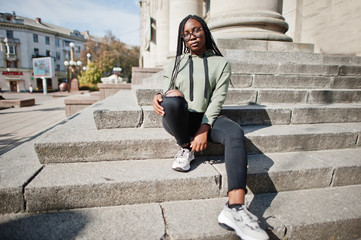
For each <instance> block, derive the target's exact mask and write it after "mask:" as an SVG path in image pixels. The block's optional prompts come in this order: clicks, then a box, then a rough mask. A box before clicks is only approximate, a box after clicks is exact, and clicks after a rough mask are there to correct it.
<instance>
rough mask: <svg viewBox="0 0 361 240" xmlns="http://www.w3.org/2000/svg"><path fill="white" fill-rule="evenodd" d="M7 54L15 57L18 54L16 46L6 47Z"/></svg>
mask: <svg viewBox="0 0 361 240" xmlns="http://www.w3.org/2000/svg"><path fill="white" fill-rule="evenodd" d="M6 53H7V54H8V55H9V54H11V55H15V54H16V46H9V45H8V46H6Z"/></svg>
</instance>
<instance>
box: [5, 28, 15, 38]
mask: <svg viewBox="0 0 361 240" xmlns="http://www.w3.org/2000/svg"><path fill="white" fill-rule="evenodd" d="M6 37H7V38H14V33H13V31H9V30H6Z"/></svg>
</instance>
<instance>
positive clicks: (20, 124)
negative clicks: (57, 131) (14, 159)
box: [0, 92, 69, 156]
mask: <svg viewBox="0 0 361 240" xmlns="http://www.w3.org/2000/svg"><path fill="white" fill-rule="evenodd" d="M67 95H69V94H65V95H59V93H48V94H47V95H44V94H43V93H32V94H30V93H10V92H5V93H2V96H3V97H4V98H5V99H8V100H10V99H28V98H34V99H35V105H34V106H29V107H21V108H8V109H1V110H0V126H1V128H0V156H1V155H3V154H4V153H6V152H8V151H9V150H11V149H13V148H15V147H17V146H19V145H20V144H22V143H24V142H26V141H29V140H31V139H34V138H36V137H37V136H39V135H41V134H42V133H44V132H46V131H48V130H49V129H51V128H52V127H54V126H55V125H57V124H59V123H60V122H62V121H63V120H65V119H66V116H65V104H64V99H65V98H66V97H67Z"/></svg>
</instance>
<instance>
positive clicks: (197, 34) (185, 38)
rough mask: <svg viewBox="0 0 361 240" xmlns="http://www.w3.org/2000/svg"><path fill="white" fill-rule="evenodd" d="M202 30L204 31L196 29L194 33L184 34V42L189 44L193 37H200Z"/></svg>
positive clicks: (200, 28)
mask: <svg viewBox="0 0 361 240" xmlns="http://www.w3.org/2000/svg"><path fill="white" fill-rule="evenodd" d="M202 29H203V28H202V27H199V28H194V29H193V31H192V32H187V33H185V34H183V35H182V37H183V39H184V41H186V42H188V41H189V40H191V35H193V36H195V37H196V38H198V37H200V36H201V32H202Z"/></svg>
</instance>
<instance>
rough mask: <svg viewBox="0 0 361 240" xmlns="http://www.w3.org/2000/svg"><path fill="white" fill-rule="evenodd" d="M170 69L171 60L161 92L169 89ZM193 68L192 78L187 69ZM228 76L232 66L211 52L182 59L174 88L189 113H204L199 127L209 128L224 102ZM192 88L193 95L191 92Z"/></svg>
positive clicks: (172, 62)
mask: <svg viewBox="0 0 361 240" xmlns="http://www.w3.org/2000/svg"><path fill="white" fill-rule="evenodd" d="M204 57H206V60H204ZM190 58H191V59H192V60H191V61H190ZM191 62H192V63H191ZM192 66H193V67H192ZM205 66H207V67H205ZM173 67H174V60H173V61H171V62H170V64H169V65H168V67H167V68H166V70H165V76H164V88H163V89H164V92H165V91H167V90H168V88H169V85H170V80H171V76H172V71H173ZM192 68H193V74H192V76H193V77H191V75H190V69H192ZM207 68H208V69H207ZM207 71H208V84H206V77H205V75H206V74H205V73H206V72H207ZM230 77H231V65H230V64H229V62H228V61H227V60H226V59H225V58H224V57H221V56H217V55H215V54H214V53H213V52H212V51H211V50H207V51H206V52H205V53H204V54H202V55H191V54H184V55H182V56H181V62H180V66H179V72H178V76H177V79H176V81H175V84H174V88H175V89H178V90H179V91H181V92H182V93H183V94H184V97H185V99H186V100H187V102H188V110H189V111H190V112H201V113H204V116H203V119H202V124H203V123H207V124H209V125H210V126H212V125H213V122H214V120H215V119H216V118H217V116H218V115H219V113H220V111H221V108H222V105H223V103H224V101H225V99H226V95H227V90H228V85H229V81H230ZM191 78H193V81H191ZM191 82H193V84H192V83H191ZM192 85H193V94H192V91H191V88H192ZM192 95H193V96H192Z"/></svg>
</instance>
